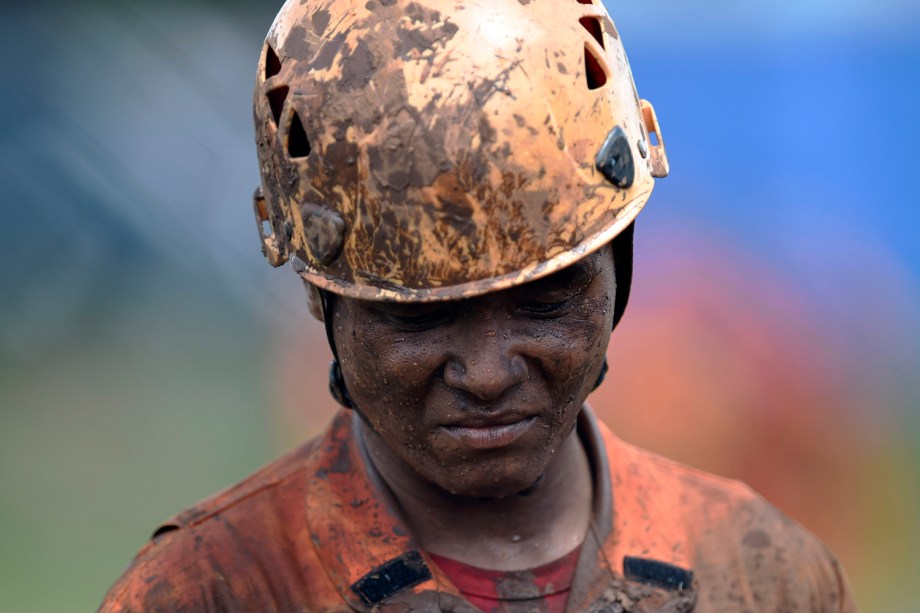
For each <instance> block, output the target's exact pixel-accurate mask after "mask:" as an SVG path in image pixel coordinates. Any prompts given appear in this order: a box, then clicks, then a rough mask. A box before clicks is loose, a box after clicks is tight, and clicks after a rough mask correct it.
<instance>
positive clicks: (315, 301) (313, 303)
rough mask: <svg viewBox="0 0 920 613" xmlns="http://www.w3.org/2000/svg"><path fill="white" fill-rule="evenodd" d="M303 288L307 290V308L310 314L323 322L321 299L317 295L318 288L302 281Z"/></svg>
mask: <svg viewBox="0 0 920 613" xmlns="http://www.w3.org/2000/svg"><path fill="white" fill-rule="evenodd" d="M303 287H304V289H305V290H307V308H308V309H310V314H311V315H313V317H315V318H316V319H317V320H318V321H323V299H322V297H321V296H320V295H319V288H318V287H316V286H315V285H313V284H312V283H310V282H309V281H304V282H303Z"/></svg>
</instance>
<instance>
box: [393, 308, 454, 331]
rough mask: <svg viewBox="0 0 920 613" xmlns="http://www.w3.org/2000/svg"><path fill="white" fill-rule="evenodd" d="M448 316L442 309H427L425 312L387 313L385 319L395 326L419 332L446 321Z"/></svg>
mask: <svg viewBox="0 0 920 613" xmlns="http://www.w3.org/2000/svg"><path fill="white" fill-rule="evenodd" d="M448 319H449V316H448V314H447V313H446V312H444V311H438V310H435V311H429V312H425V313H413V314H396V313H390V314H389V315H387V320H389V322H390V323H391V324H393V325H394V326H396V327H397V328H400V329H402V330H408V331H416V332H421V331H424V330H431V329H432V328H436V327H437V326H439V325H441V324H443V323H447V321H448Z"/></svg>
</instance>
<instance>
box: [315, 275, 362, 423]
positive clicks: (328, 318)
mask: <svg viewBox="0 0 920 613" xmlns="http://www.w3.org/2000/svg"><path fill="white" fill-rule="evenodd" d="M318 291H319V298H320V306H321V307H322V310H323V325H324V326H325V327H326V341H328V343H329V349H330V350H331V351H332V363H331V364H329V393H330V394H332V397H333V398H334V399H335V401H336V402H338V403H339V404H340V405H342V406H343V407H345V408H346V409H354V408H355V402H354V400H352V399H351V394H349V393H348V388H347V387H346V386H345V377H344V376H343V375H342V366H341V365H340V364H339V352H338V350H337V349H336V347H335V337H334V336H333V332H332V317H333V315H334V314H333V312H332V301H333V299H334V298H333V295H332V294H331V293H330V292H327V291H326V290H324V289H318ZM358 413H359V414H360V411H359V412H358ZM362 417H363V416H362Z"/></svg>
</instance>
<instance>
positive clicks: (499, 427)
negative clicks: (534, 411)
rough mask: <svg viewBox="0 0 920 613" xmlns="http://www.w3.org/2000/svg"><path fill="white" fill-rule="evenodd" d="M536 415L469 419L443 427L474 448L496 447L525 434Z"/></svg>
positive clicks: (507, 443) (503, 445) (509, 442)
mask: <svg viewBox="0 0 920 613" xmlns="http://www.w3.org/2000/svg"><path fill="white" fill-rule="evenodd" d="M536 420H537V418H536V417H523V416H509V417H505V418H492V419H468V420H464V421H463V422H461V423H460V424H456V425H444V426H441V428H442V429H443V430H444V431H445V432H447V433H448V434H449V435H451V436H452V437H454V438H455V439H457V440H458V441H460V442H461V443H463V444H465V445H468V446H469V447H473V448H474V449H496V448H498V447H505V446H507V445H510V444H511V443H513V442H514V441H516V440H517V439H518V438H520V437H521V436H523V435H524V433H525V432H527V430H529V429H530V427H531V426H532V425H533V424H534V422H535V421H536Z"/></svg>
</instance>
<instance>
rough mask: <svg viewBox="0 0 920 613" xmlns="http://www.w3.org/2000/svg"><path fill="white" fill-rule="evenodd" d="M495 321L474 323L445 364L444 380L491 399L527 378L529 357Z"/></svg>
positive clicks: (482, 397)
mask: <svg viewBox="0 0 920 613" xmlns="http://www.w3.org/2000/svg"><path fill="white" fill-rule="evenodd" d="M500 328H501V327H500V326H499V325H495V323H494V322H493V321H487V322H485V325H481V326H471V327H470V328H469V329H467V330H466V331H465V332H464V333H463V340H462V341H461V344H460V346H459V347H457V349H456V350H455V351H454V352H452V355H451V359H450V360H449V361H448V363H447V364H446V366H445V367H444V383H446V384H447V385H448V386H450V387H453V388H456V389H461V390H464V391H466V392H469V393H470V394H472V395H474V396H475V397H477V398H479V399H480V400H484V401H492V400H496V399H498V398H499V397H501V395H502V394H504V393H505V391H506V390H508V389H509V388H510V387H513V386H515V385H517V384H519V383H521V382H522V381H524V379H526V377H527V361H526V360H525V358H524V356H523V355H521V353H520V352H519V351H518V348H517V347H516V343H515V342H514V341H513V339H511V338H510V337H509V336H508V335H507V334H505V333H504V332H503V331H502V330H501V329H500Z"/></svg>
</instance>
